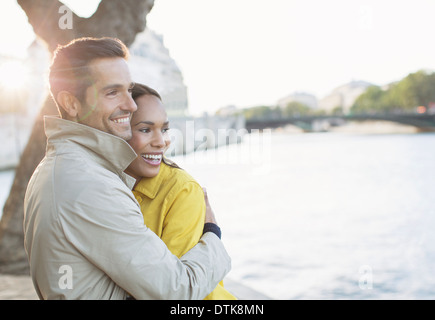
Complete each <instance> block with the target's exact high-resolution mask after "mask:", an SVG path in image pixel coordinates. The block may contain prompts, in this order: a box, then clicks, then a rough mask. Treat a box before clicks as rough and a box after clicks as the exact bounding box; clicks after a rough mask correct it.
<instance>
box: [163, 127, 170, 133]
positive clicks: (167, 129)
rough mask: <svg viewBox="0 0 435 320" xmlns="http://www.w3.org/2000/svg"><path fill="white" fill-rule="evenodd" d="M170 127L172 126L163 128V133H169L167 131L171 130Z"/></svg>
mask: <svg viewBox="0 0 435 320" xmlns="http://www.w3.org/2000/svg"><path fill="white" fill-rule="evenodd" d="M169 129H170V128H164V129H162V132H163V133H167V132H168V131H169Z"/></svg>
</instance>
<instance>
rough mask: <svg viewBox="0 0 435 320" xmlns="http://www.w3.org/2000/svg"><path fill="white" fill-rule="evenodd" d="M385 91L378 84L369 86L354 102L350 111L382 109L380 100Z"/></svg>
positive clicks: (359, 111) (362, 111)
mask: <svg viewBox="0 0 435 320" xmlns="http://www.w3.org/2000/svg"><path fill="white" fill-rule="evenodd" d="M384 95H385V92H384V91H383V90H382V89H381V88H380V87H378V86H370V87H368V88H367V89H366V91H365V92H364V93H362V94H361V95H360V96H359V97H358V98H357V99H356V100H355V102H354V104H353V106H352V108H351V111H352V113H370V112H373V111H374V110H377V111H380V110H382V105H381V103H382V102H381V101H382V99H383V96H384Z"/></svg>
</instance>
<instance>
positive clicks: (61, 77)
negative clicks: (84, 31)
mask: <svg viewBox="0 0 435 320" xmlns="http://www.w3.org/2000/svg"><path fill="white" fill-rule="evenodd" d="M128 55H129V52H128V48H127V47H126V46H125V44H123V43H122V42H121V40H119V39H116V38H109V37H104V38H89V37H85V38H79V39H75V40H73V41H71V42H70V43H68V44H67V45H64V46H61V45H59V46H58V47H57V49H56V50H55V52H54V56H53V60H52V63H51V66H50V71H49V76H48V79H49V84H50V92H51V95H52V96H53V99H54V100H55V101H56V104H57V107H58V109H59V112H60V114H61V115H62V117H64V114H63V113H64V111H63V108H61V107H60V106H59V102H58V101H57V94H58V93H59V92H61V91H68V92H70V93H71V94H73V95H74V96H75V97H76V98H77V99H78V100H79V101H80V102H83V101H84V99H85V95H86V89H87V88H88V87H90V86H91V85H92V84H93V83H94V79H93V78H92V74H91V71H90V70H89V68H88V66H89V64H90V63H91V62H92V61H93V60H95V59H98V58H116V57H119V58H123V59H128Z"/></svg>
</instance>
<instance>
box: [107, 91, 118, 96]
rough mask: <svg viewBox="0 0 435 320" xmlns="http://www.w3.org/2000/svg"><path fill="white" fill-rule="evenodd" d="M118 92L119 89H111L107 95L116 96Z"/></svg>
mask: <svg viewBox="0 0 435 320" xmlns="http://www.w3.org/2000/svg"><path fill="white" fill-rule="evenodd" d="M117 93H118V91H116V90H112V91H109V92H108V93H107V95H108V96H116V94H117Z"/></svg>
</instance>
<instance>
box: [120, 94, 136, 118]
mask: <svg viewBox="0 0 435 320" xmlns="http://www.w3.org/2000/svg"><path fill="white" fill-rule="evenodd" d="M122 109H123V110H125V111H130V112H131V113H133V112H135V111H136V110H137V105H136V102H134V100H133V98H132V97H131V95H130V94H127V96H126V100H125V102H124V103H123V105H122Z"/></svg>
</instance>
